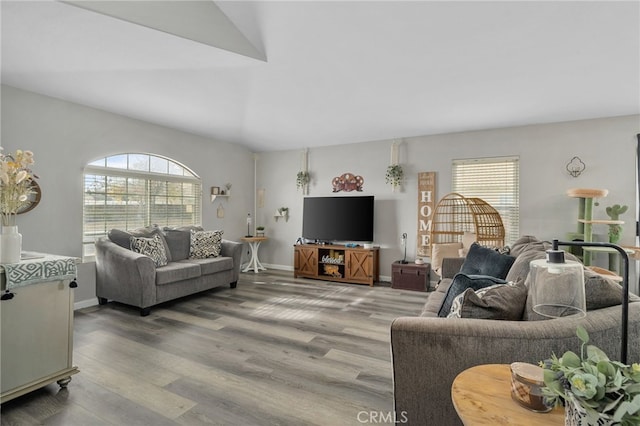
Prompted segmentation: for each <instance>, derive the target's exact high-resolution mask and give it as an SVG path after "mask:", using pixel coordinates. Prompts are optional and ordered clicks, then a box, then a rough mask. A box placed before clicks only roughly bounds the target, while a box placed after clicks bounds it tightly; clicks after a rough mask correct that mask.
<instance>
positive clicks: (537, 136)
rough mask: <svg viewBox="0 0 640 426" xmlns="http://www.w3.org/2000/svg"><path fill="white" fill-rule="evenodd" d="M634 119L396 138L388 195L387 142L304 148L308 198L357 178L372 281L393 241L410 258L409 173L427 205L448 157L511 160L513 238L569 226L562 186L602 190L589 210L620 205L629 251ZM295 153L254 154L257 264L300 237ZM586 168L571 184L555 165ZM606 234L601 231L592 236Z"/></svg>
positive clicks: (442, 187)
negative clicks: (278, 215) (432, 177)
mask: <svg viewBox="0 0 640 426" xmlns="http://www.w3.org/2000/svg"><path fill="white" fill-rule="evenodd" d="M639 118H640V117H638V116H626V117H616V118H605V119H595V120H585V121H575V122H565V123H556V124H541V125H532V126H523V127H513V128H504V129H492V130H481V131H474V132H464V133H454V134H445V135H434V136H420V137H412V138H405V139H403V143H402V144H401V146H400V163H401V165H402V166H403V168H404V171H405V176H406V178H407V179H406V182H405V185H404V188H403V190H402V192H395V193H394V192H392V191H391V187H390V186H389V185H387V184H385V182H384V175H385V171H386V168H387V166H388V165H389V159H390V149H391V142H392V141H376V142H367V143H357V144H351V145H342V146H335V147H325V148H312V149H310V150H309V171H310V174H311V176H312V182H311V186H310V193H309V195H310V196H323V195H330V194H331V190H332V189H331V180H332V179H333V177H335V176H339V175H341V174H343V173H345V172H352V173H355V174H358V175H361V176H363V177H364V191H363V192H362V193H360V194H362V195H375V197H376V211H375V214H376V220H375V222H376V226H375V240H376V241H375V243H376V244H379V245H380V246H381V248H382V250H381V257H380V269H381V275H382V276H385V277H389V276H390V275H391V263H392V262H393V261H394V260H397V259H400V258H402V253H401V248H400V235H401V234H402V233H403V232H407V234H408V235H409V239H408V253H407V255H408V257H409V258H412V257H414V256H415V253H416V234H417V226H418V214H417V200H418V198H417V196H418V194H417V174H418V173H419V172H427V171H435V172H436V181H437V194H436V197H435V198H436V199H440V198H441V197H442V196H444V195H445V194H447V193H449V192H451V160H453V159H456V158H473V157H493V156H510V155H517V156H519V157H520V234H521V235H524V234H528V235H535V236H537V237H538V238H541V239H553V238H560V239H562V238H564V237H565V236H566V234H567V232H574V231H575V230H576V228H577V223H576V218H577V210H578V202H577V200H575V199H572V198H569V197H567V196H566V195H565V193H566V190H567V189H569V188H606V189H608V190H609V196H608V197H607V198H605V199H603V200H601V203H600V207H598V208H596V209H595V216H596V217H597V218H602V219H607V218H608V217H607V216H606V213H605V210H604V209H605V207H606V206H609V205H613V204H627V205H629V208H630V209H629V211H628V212H627V213H625V215H624V216H623V217H622V219H623V220H625V221H627V225H625V227H624V231H623V239H622V243H623V244H628V245H634V244H635V238H634V234H635V226H634V221H635V206H636V191H635V170H636V165H635V149H636V134H637V133H639V132H640V123H639ZM301 152H302V151H299V150H297V151H284V152H271V153H263V154H261V156H260V160H259V162H258V177H257V182H258V183H257V186H258V188H264V189H265V193H266V199H265V208H264V209H258V219H259V220H258V221H259V222H260V221H262V222H264V223H265V224H266V226H267V227H268V229H267V234H268V236H269V237H270V238H271V239H270V240H269V242H268V243H266V244H265V245H264V248H262V249H261V259H264V261H265V263H267V264H270V265H272V266H276V265H280V266H281V267H283V268H289V269H290V268H291V266H292V259H293V244H294V243H295V241H296V239H297V238H298V237H299V236H300V233H301V230H302V199H303V195H302V193H301V192H300V191H296V187H295V176H296V173H297V171H298V170H299V169H300V164H301V160H300V158H301V155H302V154H301ZM576 155H577V156H579V157H580V158H581V159H582V160H583V161H584V162H585V163H586V166H587V168H586V170H585V172H584V173H583V174H582V175H581V176H580V177H578V178H573V177H571V176H569V175H568V174H567V172H566V169H565V166H566V164H567V163H568V162H569V161H570V159H571V158H572V157H573V156H576ZM280 206H287V207H289V214H290V217H291V218H290V220H289V222H288V223H283V222H282V221H280V222H278V223H276V222H275V220H274V219H273V217H272V212H273V211H274V210H275V209H277V207H280ZM596 233H601V234H603V236H605V237H606V233H607V229H606V227H605V226H603V227H601V228H600V229H596Z"/></svg>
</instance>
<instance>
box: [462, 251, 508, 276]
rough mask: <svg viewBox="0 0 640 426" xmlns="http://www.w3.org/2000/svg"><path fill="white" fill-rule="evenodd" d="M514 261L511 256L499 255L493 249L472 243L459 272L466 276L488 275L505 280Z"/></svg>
mask: <svg viewBox="0 0 640 426" xmlns="http://www.w3.org/2000/svg"><path fill="white" fill-rule="evenodd" d="M515 260H516V258H515V257H513V256H509V255H506V254H500V253H498V252H497V251H495V250H493V249H490V248H487V247H482V246H481V245H480V244H478V243H473V244H471V247H470V248H469V253H467V257H466V258H465V259H464V263H463V264H462V267H461V268H460V272H461V273H463V274H466V275H488V276H490V277H496V278H500V279H505V278H506V277H507V273H509V269H511V265H513V262H515Z"/></svg>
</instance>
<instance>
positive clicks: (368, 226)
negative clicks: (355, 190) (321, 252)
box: [302, 195, 374, 242]
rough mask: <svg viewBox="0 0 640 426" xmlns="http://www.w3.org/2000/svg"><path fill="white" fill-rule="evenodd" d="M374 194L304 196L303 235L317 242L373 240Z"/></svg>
mask: <svg viewBox="0 0 640 426" xmlns="http://www.w3.org/2000/svg"><path fill="white" fill-rule="evenodd" d="M373 207H374V199H373V196H372V195H370V196H342V197H306V198H305V199H304V206H303V214H302V237H303V238H304V239H306V240H316V241H318V242H336V241H373V210H374V208H373Z"/></svg>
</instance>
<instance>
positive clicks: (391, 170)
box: [384, 141, 404, 192]
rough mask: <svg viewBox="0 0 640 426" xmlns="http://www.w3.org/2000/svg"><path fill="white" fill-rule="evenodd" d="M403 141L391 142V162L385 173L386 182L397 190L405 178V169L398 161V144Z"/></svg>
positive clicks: (392, 188)
mask: <svg viewBox="0 0 640 426" xmlns="http://www.w3.org/2000/svg"><path fill="white" fill-rule="evenodd" d="M400 143H401V142H396V141H394V142H393V143H392V144H391V164H389V167H387V172H386V173H385V175H384V181H385V183H388V184H391V190H392V191H393V192H395V191H396V188H397V187H399V186H400V185H402V181H403V180H404V171H403V170H402V166H401V165H400V164H399V163H398V146H399V145H400Z"/></svg>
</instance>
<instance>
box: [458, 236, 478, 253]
mask: <svg viewBox="0 0 640 426" xmlns="http://www.w3.org/2000/svg"><path fill="white" fill-rule="evenodd" d="M475 242H476V233H475V232H465V233H464V234H462V253H461V254H460V257H465V256H466V255H467V253H469V249H470V248H471V246H472V245H473V243H475Z"/></svg>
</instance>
